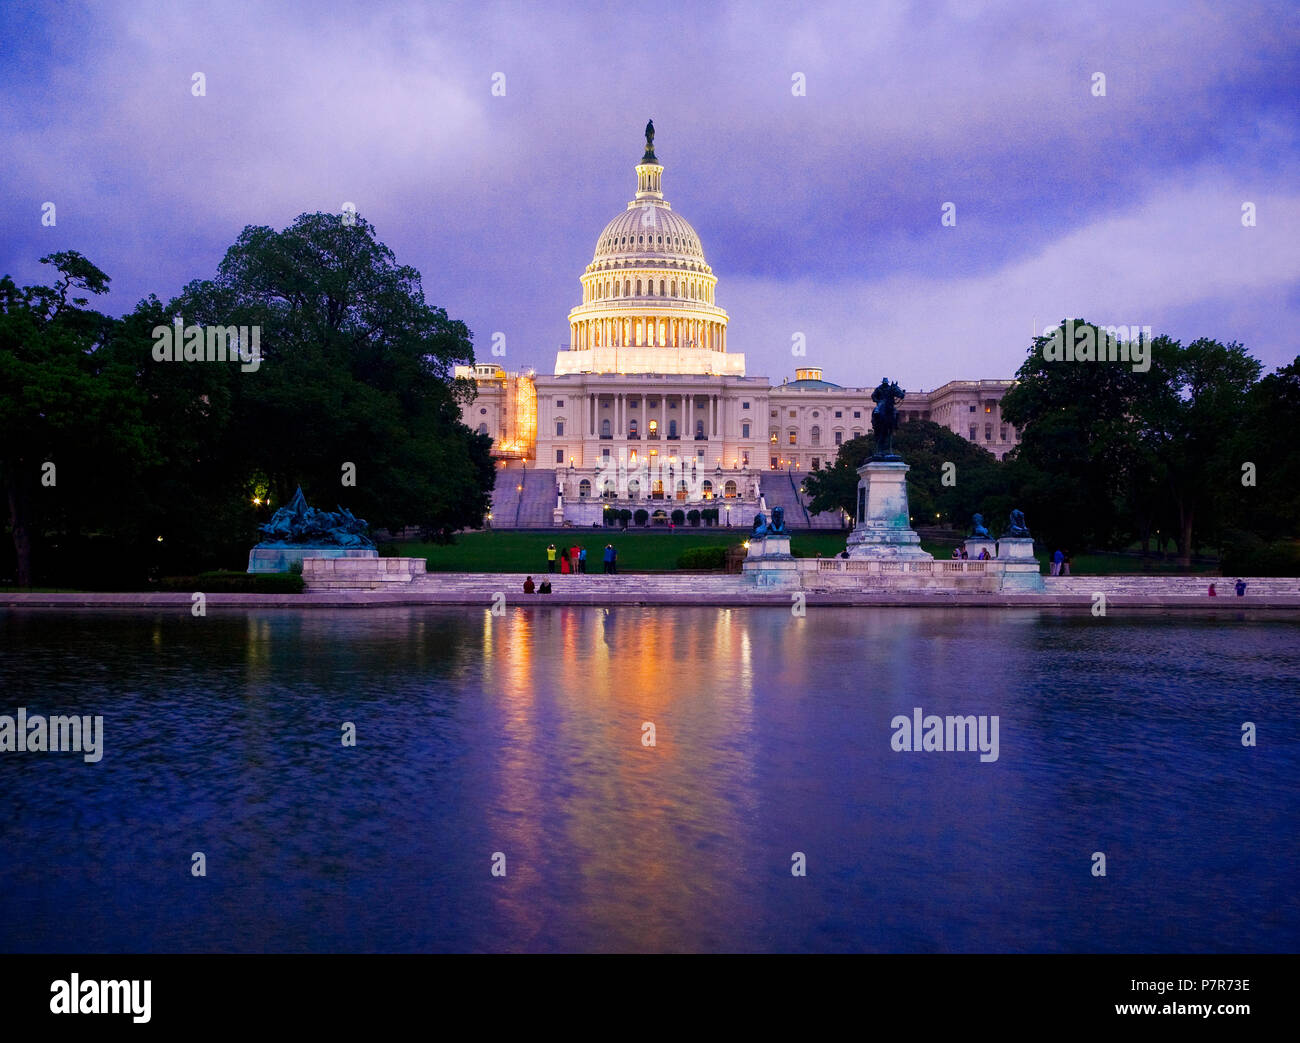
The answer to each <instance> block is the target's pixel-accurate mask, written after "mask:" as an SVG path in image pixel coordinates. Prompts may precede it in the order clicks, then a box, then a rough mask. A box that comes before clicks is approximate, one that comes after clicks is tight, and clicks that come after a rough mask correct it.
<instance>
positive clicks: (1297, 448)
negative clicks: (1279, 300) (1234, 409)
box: [1223, 356, 1300, 540]
mask: <svg viewBox="0 0 1300 1043" xmlns="http://www.w3.org/2000/svg"><path fill="white" fill-rule="evenodd" d="M1226 455H1227V463H1226V465H1225V467H1224V471H1225V472H1227V475H1230V476H1231V479H1232V480H1231V481H1229V482H1228V483H1227V486H1226V488H1225V490H1224V496H1223V525H1224V527H1225V529H1231V530H1238V531H1241V530H1245V531H1247V532H1250V533H1253V534H1255V535H1257V536H1258V537H1260V538H1261V539H1273V540H1275V539H1283V538H1291V539H1294V538H1296V536H1297V535H1300V356H1297V358H1296V359H1295V360H1294V361H1293V362H1292V363H1291V364H1290V365H1288V366H1283V367H1279V368H1278V369H1277V370H1276V371H1275V372H1273V373H1270V374H1269V375H1268V376H1266V377H1264V378H1263V379H1262V380H1260V381H1259V382H1258V383H1257V384H1255V386H1254V387H1252V388H1251V389H1250V393H1249V395H1248V399H1247V402H1246V408H1245V413H1244V415H1243V416H1242V417H1241V418H1240V420H1239V422H1238V423H1237V424H1236V425H1235V428H1234V430H1233V432H1232V434H1231V436H1230V444H1229V446H1228V447H1227V448H1226ZM1247 465H1251V467H1247ZM1252 468H1253V473H1252ZM1225 477H1226V475H1225Z"/></svg>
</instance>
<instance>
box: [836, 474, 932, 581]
mask: <svg viewBox="0 0 1300 1043" xmlns="http://www.w3.org/2000/svg"><path fill="white" fill-rule="evenodd" d="M909 470H910V468H909V467H908V466H907V464H905V463H903V461H902V460H868V461H867V462H866V463H865V464H863V465H862V466H861V467H859V468H858V515H857V523H856V524H855V525H854V527H853V531H852V532H851V533H849V538H848V550H849V557H850V558H874V559H883V560H888V561H933V560H934V558H933V557H932V556H931V555H929V554H927V553H926V552H925V551H923V550H922V549H921V537H920V536H918V535H917V534H916V531H915V530H914V529H913V528H912V522H911V515H910V512H909V510H908V506H907V472H908V471H909Z"/></svg>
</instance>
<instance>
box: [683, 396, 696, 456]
mask: <svg viewBox="0 0 1300 1043" xmlns="http://www.w3.org/2000/svg"><path fill="white" fill-rule="evenodd" d="M694 405H695V396H694V395H687V396H686V407H685V410H684V412H685V414H686V420H685V423H686V434H685V437H686V438H689V439H691V441H692V442H693V441H694V440H695V421H694V420H693V419H692V417H691V412H692V407H693V406H694ZM694 455H695V454H694V452H692V453H691V456H694Z"/></svg>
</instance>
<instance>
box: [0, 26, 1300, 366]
mask: <svg viewBox="0 0 1300 1043" xmlns="http://www.w3.org/2000/svg"><path fill="white" fill-rule="evenodd" d="M0 49H2V58H0V136H2V138H0V140H3V143H4V147H3V150H0V192H2V198H3V210H2V211H0V222H2V224H0V232H2V235H0V273H9V274H11V275H13V276H14V277H15V278H16V279H17V280H18V281H19V282H20V283H28V282H34V281H41V280H43V279H45V278H46V275H45V272H44V271H43V270H42V266H41V265H39V264H38V263H37V258H38V257H40V256H41V255H42V254H44V253H47V252H50V251H53V250H59V249H77V250H80V251H82V252H83V253H85V254H86V255H88V256H89V257H90V258H91V259H92V260H93V261H94V262H95V263H96V264H98V265H99V266H100V267H101V268H103V269H104V270H105V271H106V272H107V273H108V274H109V275H110V276H111V277H112V279H113V293H112V294H111V295H110V296H109V297H108V298H106V299H105V302H104V303H103V304H102V305H101V306H102V307H104V308H105V309H106V310H108V311H110V312H112V313H114V314H121V313H123V312H125V311H129V310H130V309H131V308H132V307H133V306H134V304H135V302H136V301H137V300H138V299H139V298H140V297H142V296H144V295H146V294H148V293H150V292H153V293H156V294H158V295H159V296H160V297H162V298H164V299H166V298H167V297H169V296H171V295H172V294H174V293H176V292H177V291H178V290H179V289H180V288H181V286H183V285H184V284H185V283H186V282H187V281H189V280H190V279H194V278H208V277H211V276H212V275H213V274H214V273H215V270H216V267H217V264H218V263H219V261H220V259H221V257H222V254H223V253H224V251H225V249H226V248H227V247H228V246H229V245H230V243H231V242H233V241H234V239H235V237H236V236H237V235H238V233H239V231H240V229H241V228H242V227H243V226H244V225H247V224H266V225H273V226H275V227H283V226H285V225H286V224H288V223H290V222H291V221H292V220H293V219H294V217H295V216H297V215H298V214H299V213H301V212H304V211H315V210H327V211H332V212H338V210H339V208H340V207H341V205H342V204H343V202H344V201H352V202H355V203H356V205H357V207H358V208H359V210H360V212H361V213H362V214H363V215H364V216H365V217H366V218H367V219H369V220H370V221H371V222H372V223H373V224H374V225H375V226H376V228H377V230H378V234H379V236H380V238H381V239H382V240H383V241H385V242H386V243H387V244H388V245H389V246H390V247H391V248H392V249H393V250H394V252H395V253H396V255H397V258H398V260H399V261H400V262H402V263H406V264H411V265H413V266H415V267H416V268H418V269H419V270H420V271H421V272H422V273H423V275H424V286H425V292H426V295H427V297H428V299H429V300H430V301H431V302H432V303H434V304H437V305H440V306H442V307H445V308H446V309H447V311H448V312H449V313H450V314H451V315H452V316H453V317H456V318H460V319H463V320H464V321H465V322H466V323H468V325H469V326H470V328H471V329H472V330H473V332H474V337H475V342H476V345H477V348H478V353H479V356H480V357H486V356H487V355H488V350H489V347H490V343H491V337H492V334H493V332H494V331H501V332H503V333H505V335H506V346H507V356H506V358H505V360H504V361H505V362H506V364H507V366H508V368H511V369H517V368H521V367H527V366H532V367H535V368H536V369H538V370H539V371H541V372H549V371H550V370H551V368H552V366H553V362H554V353H555V350H556V347H557V346H558V345H559V344H560V343H561V341H564V340H567V336H568V323H567V319H566V315H567V312H568V310H569V308H571V307H572V306H573V305H574V304H576V303H577V302H578V300H579V285H578V276H579V275H580V273H581V272H582V269H583V268H584V266H585V265H586V264H587V263H588V262H589V261H590V260H591V255H592V251H593V249H594V246H595V242H596V238H597V236H598V234H599V233H600V231H601V229H602V228H603V227H604V225H605V223H606V222H607V221H608V220H609V219H610V218H612V217H614V216H615V215H616V214H617V213H618V212H620V211H621V210H622V209H623V208H624V206H625V204H626V202H627V200H628V199H630V198H631V196H632V193H633V192H634V190H635V175H634V173H633V170H632V167H633V165H634V164H635V162H636V161H637V159H638V158H639V156H640V152H641V147H642V138H641V132H642V128H643V127H644V125H645V121H646V119H647V118H648V117H651V116H653V117H654V120H655V126H656V129H657V131H658V135H657V139H656V148H657V152H658V155H659V158H660V161H661V162H663V163H664V164H665V166H666V171H665V174H664V189H665V195H666V196H667V197H668V199H669V200H670V201H671V202H672V203H673V205H674V208H675V209H676V210H677V211H679V212H680V213H681V214H682V215H683V216H685V217H686V218H687V220H689V221H691V222H692V224H693V225H694V226H695V228H696V230H697V231H698V232H699V233H700V237H701V239H702V241H703V244H704V248H705V251H706V255H707V257H708V260H709V263H710V264H711V265H712V266H713V269H714V272H715V274H716V275H718V277H719V280H720V281H719V286H718V295H717V300H718V303H719V304H720V305H722V307H724V308H726V309H727V310H728V312H729V313H730V315H731V334H730V346H731V347H732V349H733V350H736V351H744V352H746V353H747V355H748V369H749V372H750V373H751V374H759V375H767V376H770V377H772V378H773V380H774V382H779V380H780V379H781V377H783V376H787V375H791V374H792V371H793V368H794V366H795V365H796V364H798V363H800V362H801V361H802V360H796V359H794V358H792V357H791V351H790V345H791V338H792V336H793V334H794V333H795V332H802V333H804V334H805V335H806V337H807V344H808V356H807V360H806V364H812V365H821V366H822V367H823V368H824V369H825V371H826V377H827V379H830V380H834V381H837V382H839V383H844V384H853V385H862V384H874V383H875V382H876V381H877V380H878V379H879V377H880V376H881V374H882V372H886V371H887V372H888V373H889V374H890V375H891V376H894V377H896V378H897V379H899V380H900V381H902V382H903V384H904V386H905V387H915V388H929V387H934V386H935V385H937V384H939V383H942V382H943V381H945V380H949V379H954V378H975V377H1008V376H1011V375H1012V374H1013V373H1014V371H1015V370H1016V369H1017V367H1018V366H1019V364H1020V362H1021V360H1022V359H1023V357H1024V354H1025V350H1026V348H1027V345H1028V341H1029V338H1030V336H1031V335H1032V333H1033V331H1034V329H1035V328H1036V327H1038V328H1041V327H1042V326H1043V325H1044V324H1050V323H1053V322H1055V321H1056V320H1057V319H1059V318H1060V317H1062V316H1063V315H1067V314H1068V315H1081V316H1086V317H1087V318H1089V319H1091V320H1093V321H1098V322H1101V323H1103V324H1104V323H1116V324H1138V325H1143V324H1145V325H1150V326H1151V327H1152V328H1153V330H1154V331H1155V332H1156V333H1161V332H1165V333H1170V334H1172V335H1173V336H1175V337H1178V338H1180V339H1183V340H1185V341H1186V340H1191V339H1194V338H1195V337H1198V336H1210V337H1215V338H1218V339H1220V340H1224V341H1227V340H1239V341H1241V342H1242V343H1244V344H1245V345H1246V346H1247V348H1248V349H1249V350H1251V351H1252V352H1253V353H1254V354H1255V355H1256V356H1258V357H1259V358H1261V359H1262V360H1263V361H1264V362H1265V364H1266V366H1267V367H1268V368H1269V369H1271V368H1273V367H1275V366H1277V365H1280V364H1284V363H1285V362H1288V361H1289V360H1290V359H1292V358H1294V357H1295V355H1296V353H1297V351H1298V350H1300V348H1298V347H1297V341H1298V338H1297V337H1296V335H1295V332H1294V331H1295V330H1296V329H1297V319H1300V245H1298V244H1300V176H1298V175H1300V133H1298V126H1297V121H1298V111H1300V105H1298V104H1297V103H1298V102H1300V7H1297V5H1296V4H1295V3H1294V2H1289V0H1284V2H1278V3H1256V2H1249V0H1247V2H1233V3H1225V4H1211V3H1192V2H1186V0H1184V2H1178V3H1146V2H1143V0H1129V2H1125V3H1115V4H1087V3H1060V4H1057V3H1051V4H1043V3H1030V2H1016V3H976V2H962V3H951V4H942V3H915V4H905V3H868V2H865V0H855V2H848V3H844V4H810V3H802V4H788V3H769V4H757V3H747V4H725V5H712V4H703V3H696V2H687V3H683V4H672V3H663V2H659V0H656V2H655V3H652V4H646V3H640V4H610V3H591V4H580V3H564V4H561V3H552V4H545V3H535V4H503V5H493V4H481V3H463V4H452V3H442V4H424V3H413V2H402V3H391V4H390V3H385V2H383V0H369V2H365V3H360V4H356V5H352V4H349V5H336V4H332V3H324V2H320V3H318V2H308V3H302V4H255V3H249V4H234V3H222V2H219V0H218V2H211V3H204V4H157V5H153V4H149V3H144V2H138V3H135V2H128V3H105V4H97V5H94V6H87V7H75V6H67V5H64V4H62V3H48V4H40V5H34V4H22V3H18V4H14V3H8V4H5V5H4V6H3V7H0ZM196 71H201V72H203V73H204V74H205V75H206V77H207V95H206V97H202V98H196V97H193V96H192V95H191V91H190V85H191V75H192V74H193V73H194V72H196ZM498 72H499V73H504V75H505V83H506V94H505V97H494V96H493V95H492V90H491V88H492V77H493V74H494V73H498ZM797 72H798V73H803V74H804V75H805V76H806V79H807V95H806V97H795V96H793V94H792V91H791V82H792V81H791V78H792V75H793V74H794V73H797ZM1095 72H1102V73H1104V74H1105V77H1106V96H1105V97H1102V98H1098V97H1094V96H1093V95H1092V94H1091V91H1090V88H1091V82H1092V76H1093V74H1094V73H1095ZM46 201H52V202H54V203H55V204H56V206H57V221H58V223H57V226H56V227H55V228H44V227H42V226H41V222H40V217H41V205H42V203H44V202H46ZM949 201H951V202H954V203H955V204H956V207H957V226H956V227H955V228H944V227H941V225H940V210H941V207H942V205H943V204H944V203H945V202H949ZM1244 202H1252V203H1254V204H1255V206H1256V208H1257V214H1258V218H1257V219H1258V224H1257V226H1256V227H1254V228H1244V227H1243V226H1242V222H1241V207H1242V204H1243V203H1244Z"/></svg>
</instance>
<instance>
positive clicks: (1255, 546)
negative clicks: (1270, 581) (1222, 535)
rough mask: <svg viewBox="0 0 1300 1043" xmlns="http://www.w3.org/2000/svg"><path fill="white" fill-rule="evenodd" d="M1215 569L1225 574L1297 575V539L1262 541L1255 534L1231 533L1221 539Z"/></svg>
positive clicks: (1299, 568)
mask: <svg viewBox="0 0 1300 1043" xmlns="http://www.w3.org/2000/svg"><path fill="white" fill-rule="evenodd" d="M1219 571H1221V572H1222V573H1223V574H1224V575H1225V576H1300V542H1297V541H1295V540H1278V541H1276V542H1274V543H1265V542H1264V541H1263V540H1261V539H1259V538H1258V537H1255V536H1248V535H1246V534H1242V533H1234V534H1232V537H1230V538H1229V539H1225V540H1224V546H1223V549H1222V551H1221V556H1220V560H1219Z"/></svg>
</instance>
